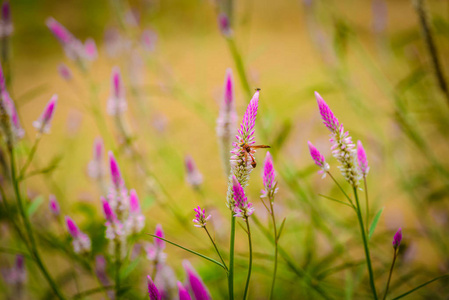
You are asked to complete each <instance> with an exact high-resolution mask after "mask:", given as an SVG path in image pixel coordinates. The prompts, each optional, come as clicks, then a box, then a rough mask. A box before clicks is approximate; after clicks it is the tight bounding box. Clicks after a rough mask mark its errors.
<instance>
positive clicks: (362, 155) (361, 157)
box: [357, 141, 369, 177]
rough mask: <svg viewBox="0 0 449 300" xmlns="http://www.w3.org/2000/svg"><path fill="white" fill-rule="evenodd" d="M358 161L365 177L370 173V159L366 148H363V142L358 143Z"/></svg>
mask: <svg viewBox="0 0 449 300" xmlns="http://www.w3.org/2000/svg"><path fill="white" fill-rule="evenodd" d="M357 161H358V163H359V168H360V172H361V173H362V176H363V177H366V175H367V174H368V172H369V166H368V159H367V158H366V152H365V148H363V145H362V142H361V141H357Z"/></svg>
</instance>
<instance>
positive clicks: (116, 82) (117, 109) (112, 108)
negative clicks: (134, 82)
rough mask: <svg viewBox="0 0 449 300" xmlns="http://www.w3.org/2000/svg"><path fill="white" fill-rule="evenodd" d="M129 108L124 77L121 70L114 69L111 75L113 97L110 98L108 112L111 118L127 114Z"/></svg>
mask: <svg viewBox="0 0 449 300" xmlns="http://www.w3.org/2000/svg"><path fill="white" fill-rule="evenodd" d="M127 108H128V104H127V103H126V99H125V89H124V86H123V81H122V75H121V74H120V69H119V68H118V67H114V68H113V69H112V75H111V95H110V96H109V100H108V107H107V111H108V114H110V115H111V116H118V115H120V114H122V113H123V112H125V111H126V109H127Z"/></svg>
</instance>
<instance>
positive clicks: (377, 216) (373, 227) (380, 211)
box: [368, 207, 384, 239]
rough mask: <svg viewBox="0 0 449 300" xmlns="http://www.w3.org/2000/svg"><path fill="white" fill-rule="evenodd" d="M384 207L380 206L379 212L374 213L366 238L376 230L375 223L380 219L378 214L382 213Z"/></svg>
mask: <svg viewBox="0 0 449 300" xmlns="http://www.w3.org/2000/svg"><path fill="white" fill-rule="evenodd" d="M383 210H384V208H383V207H382V208H381V209H380V210H379V212H378V213H377V214H376V216H375V217H374V220H373V222H372V223H371V226H370V227H369V233H368V238H369V239H370V238H371V236H372V235H373V233H374V230H376V227H377V223H379V220H380V216H381V215H382V212H383Z"/></svg>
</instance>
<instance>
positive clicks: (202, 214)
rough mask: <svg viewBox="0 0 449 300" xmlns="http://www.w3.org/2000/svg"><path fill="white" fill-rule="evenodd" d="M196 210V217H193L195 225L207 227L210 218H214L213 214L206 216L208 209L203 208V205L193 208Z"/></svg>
mask: <svg viewBox="0 0 449 300" xmlns="http://www.w3.org/2000/svg"><path fill="white" fill-rule="evenodd" d="M193 210H194V211H195V212H196V215H195V219H193V222H194V223H196V224H195V225H193V226H195V227H198V228H201V227H206V222H207V221H209V219H210V218H212V216H211V215H208V216H207V217H206V211H205V210H204V209H203V210H201V207H199V206H198V207H197V208H194V209H193Z"/></svg>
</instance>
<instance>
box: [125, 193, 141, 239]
mask: <svg viewBox="0 0 449 300" xmlns="http://www.w3.org/2000/svg"><path fill="white" fill-rule="evenodd" d="M144 226H145V217H144V215H143V214H142V212H141V210H140V204H139V198H138V197H137V193H136V190H134V189H132V190H130V191H129V216H128V220H127V221H126V232H127V233H128V234H132V233H139V232H141V231H142V229H143V227H144Z"/></svg>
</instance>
